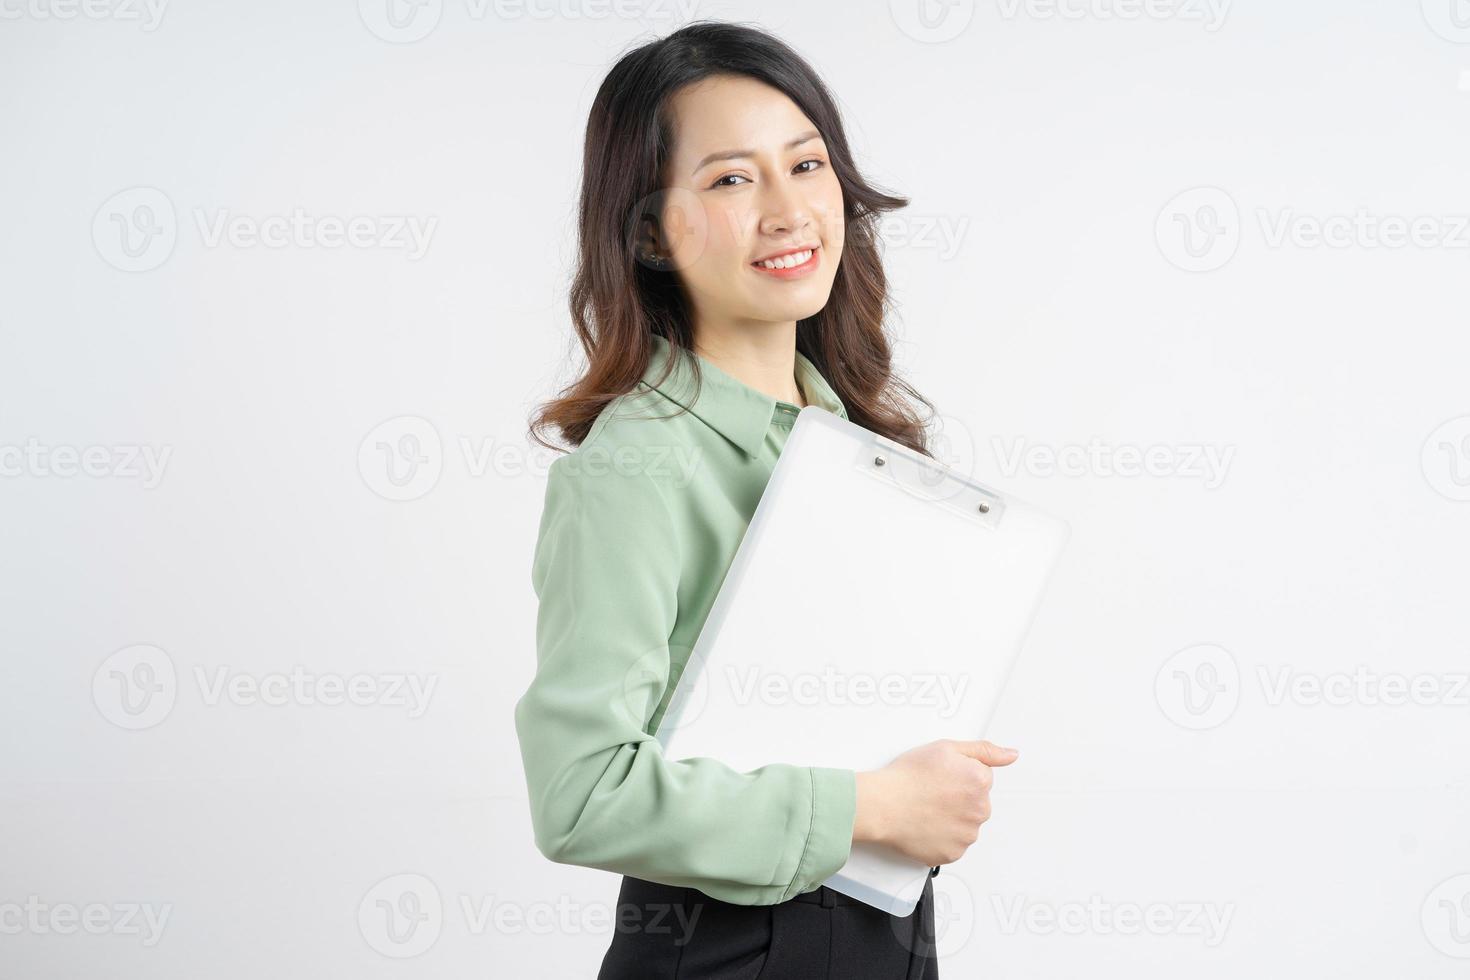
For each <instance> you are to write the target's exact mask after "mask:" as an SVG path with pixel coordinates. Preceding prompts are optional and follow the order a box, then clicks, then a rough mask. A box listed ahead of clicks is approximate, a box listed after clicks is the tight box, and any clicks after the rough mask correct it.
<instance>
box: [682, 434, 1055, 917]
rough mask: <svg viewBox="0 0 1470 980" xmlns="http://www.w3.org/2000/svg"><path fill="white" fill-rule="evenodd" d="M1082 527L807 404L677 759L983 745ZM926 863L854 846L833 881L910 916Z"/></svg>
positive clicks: (740, 761) (688, 705)
mask: <svg viewBox="0 0 1470 980" xmlns="http://www.w3.org/2000/svg"><path fill="white" fill-rule="evenodd" d="M1068 535H1069V528H1068V526H1067V524H1066V523H1065V522H1063V521H1061V520H1059V519H1057V518H1055V517H1052V516H1049V515H1047V514H1044V513H1042V512H1041V511H1039V510H1037V509H1036V508H1034V507H1031V506H1029V505H1027V504H1025V503H1023V502H1021V501H1019V500H1016V499H1015V498H1013V497H1010V496H1007V495H1005V494H1001V493H998V492H997V491H995V490H992V489H990V488H988V487H986V486H984V485H982V484H980V483H978V482H976V481H975V480H973V479H971V478H970V477H968V476H965V475H964V474H962V473H960V472H959V471H957V470H953V469H950V468H948V467H945V466H943V465H941V464H939V463H938V462H936V461H934V460H932V459H930V458H929V457H927V456H924V455H923V454H921V453H917V452H914V451H913V450H911V449H909V448H908V447H906V446H903V445H900V444H898V443H895V442H893V441H891V440H889V439H886V438H884V437H882V436H879V435H877V434H875V433H873V432H870V431H869V430H867V429H864V428H862V427H861V426H858V425H855V424H854V423H852V422H849V421H848V420H846V419H842V418H839V417H838V416H836V415H834V414H833V413H831V412H829V411H827V410H825V409H823V408H820V407H817V406H807V407H806V408H803V409H802V410H801V411H800V413H798V415H797V419H796V423H795V424H794V426H793V427H792V430H791V434H790V435H789V436H788V437H787V441H786V444H785V446H784V447H783V449H782V452H781V456H780V458H779V459H778V460H777V463H776V466H775V469H774V470H773V472H772V474H771V479H770V481H769V483H768V484H767V485H766V488H765V491H764V493H763V494H762V496H761V499H760V502H759V503H758V504H757V506H756V510H755V513H754V515H753V516H752V518H751V522H750V526H749V527H748V528H747V529H746V533H745V536H744V538H743V539H742V540H741V543H740V547H739V548H738V549H737V551H736V553H735V557H734V559H733V561H732V563H731V565H730V569H729V571H728V573H727V574H726V576H725V580H724V581H723V582H722V583H721V586H720V592H719V594H718V595H717V596H716V598H715V602H714V604H713V605H712V606H711V608H710V614H709V617H708V618H707V619H706V621H705V624H704V627H703V629H702V631H701V632H700V635H699V638H698V640H697V641H696V643H695V646H694V650H693V651H692V653H691V655H690V660H689V664H688V666H687V667H686V668H685V671H684V674H683V676H682V677H681V679H680V682H679V686H678V688H677V689H676V693H675V695H674V697H673V698H672V699H671V700H670V703H669V707H668V709H667V711H666V712H665V714H664V717H663V719H662V721H661V723H660V725H659V729H658V731H657V733H656V737H657V739H658V741H659V742H660V744H661V745H662V747H663V751H664V754H665V756H666V757H668V758H670V759H687V758H694V757H710V758H715V759H719V760H720V761H721V762H723V763H725V764H726V765H729V766H730V767H732V768H734V769H736V770H738V771H740V772H749V771H750V770H752V769H756V768H759V767H760V766H763V765H766V764H768V763H774V762H786V763H792V764H795V765H804V766H835V767H842V768H849V769H856V770H864V769H877V768H880V767H881V766H883V765H885V764H886V763H888V762H889V761H891V760H892V759H893V758H894V757H896V756H897V755H899V754H900V753H902V752H903V751H905V750H907V749H909V748H912V747H914V746H917V745H921V744H924V743H925V742H929V741H932V740H934V739H938V738H960V739H969V738H983V737H984V736H985V731H986V725H987V724H988V723H989V720H990V717H991V715H992V714H993V712H994V710H995V706H996V702H997V700H998V699H999V696H1000V693H1001V689H1002V688H1003V686H1004V684H1005V681H1006V678H1007V677H1008V676H1009V674H1010V672H1011V667H1012V665H1013V664H1014V662H1015V659H1016V657H1017V655H1018V653H1019V652H1020V649H1021V644H1022V641H1023V640H1024V638H1025V635H1026V632H1027V630H1028V629H1029V627H1030V624H1031V621H1032V619H1033V617H1034V615H1035V612H1036V609H1037V607H1038V606H1039V604H1040V601H1041V597H1042V594H1043V593H1044V591H1045V587H1046V582H1047V579H1048V578H1049V576H1050V574H1051V570H1052V568H1053V567H1054V566H1055V564H1056V560H1057V558H1058V556H1059V554H1060V552H1061V550H1062V547H1063V545H1064V544H1065V542H1066V540H1067V537H1068ZM928 875H929V868H927V867H925V866H922V865H919V864H917V863H916V862H913V861H911V860H910V859H908V858H906V857H904V856H903V855H901V854H899V853H898V852H897V851H895V850H892V849H890V848H887V847H883V846H880V845H874V844H854V845H853V848H852V853H851V855H850V856H849V859H848V861H847V864H846V865H844V866H843V868H842V869H841V870H840V871H839V872H838V873H837V874H836V875H834V876H833V877H832V878H829V879H828V880H827V881H826V882H825V884H826V885H828V886H829V887H830V888H832V889H834V890H835V891H839V892H842V893H843V894H846V895H850V896H852V897H853V898H856V899H858V900H860V901H863V902H865V903H867V904H869V905H873V906H876V907H878V908H881V909H883V910H884V911H887V912H889V913H891V914H893V915H908V914H910V913H911V912H912V911H913V909H914V906H915V905H916V904H917V902H918V899H919V896H920V894H921V893H922V892H923V888H924V883H925V879H926V878H927V877H928Z"/></svg>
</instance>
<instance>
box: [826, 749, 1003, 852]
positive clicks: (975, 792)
mask: <svg viewBox="0 0 1470 980" xmlns="http://www.w3.org/2000/svg"><path fill="white" fill-rule="evenodd" d="M1019 755H1020V753H1018V752H1017V751H1016V750H1015V749H1010V748H1003V747H1001V746H999V745H996V744H994V743H993V742H986V741H970V742H966V741H957V740H955V739H948V738H942V739H940V740H939V741H937V742H930V743H929V744H927V745H920V746H919V747H918V748H913V749H909V750H908V751H907V752H905V753H904V754H903V755H901V756H899V757H898V758H896V759H894V760H893V761H892V762H890V763H889V764H888V765H886V766H884V767H883V768H882V769H875V770H871V771H868V772H859V773H857V820H856V822H855V823H854V825H853V832H852V839H853V841H854V842H857V841H872V842H875V843H879V844H886V845H888V846H889V847H892V848H895V849H896V850H898V851H899V852H900V853H902V854H906V855H908V856H909V857H911V858H914V859H915V860H917V861H919V862H921V863H923V864H928V865H931V866H932V865H937V864H952V863H953V862H955V861H958V860H959V859H960V858H961V857H963V856H964V854H965V851H966V850H967V849H968V848H969V846H970V845H971V844H973V843H975V841H976V839H977V838H978V837H979V836H980V825H981V824H983V823H984V822H985V821H987V820H989V819H990V787H991V785H992V784H993V782H994V778H995V777H994V774H993V772H992V767H994V766H1008V765H1010V764H1011V763H1012V762H1015V761H1016V758H1017V757H1018V756H1019Z"/></svg>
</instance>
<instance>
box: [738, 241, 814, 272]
mask: <svg viewBox="0 0 1470 980" xmlns="http://www.w3.org/2000/svg"><path fill="white" fill-rule="evenodd" d="M821 261H822V248H821V246H817V247H816V248H814V249H812V255H811V258H809V259H807V260H806V261H805V262H803V263H802V264H801V265H793V266H792V267H791V268H789V269H767V268H766V267H765V266H763V265H761V264H760V263H759V262H752V263H751V264H750V267H751V268H752V269H754V270H755V271H756V272H759V273H762V274H763V275H767V276H771V277H772V278H774V279H802V278H804V277H806V276H809V275H811V274H812V273H813V272H815V271H816V269H817V266H818V265H819V264H820V263H821Z"/></svg>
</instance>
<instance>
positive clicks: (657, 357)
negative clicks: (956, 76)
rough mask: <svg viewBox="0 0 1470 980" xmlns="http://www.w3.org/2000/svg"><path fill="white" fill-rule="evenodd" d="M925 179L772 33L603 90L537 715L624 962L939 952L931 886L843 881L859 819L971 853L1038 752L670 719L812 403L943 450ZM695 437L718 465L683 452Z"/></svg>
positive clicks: (675, 56)
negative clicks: (923, 257) (934, 385)
mask: <svg viewBox="0 0 1470 980" xmlns="http://www.w3.org/2000/svg"><path fill="white" fill-rule="evenodd" d="M906 203H907V202H906V201H905V200H904V199H903V198H901V197H895V196H892V195H889V194H885V193H883V192H881V191H878V190H876V189H874V188H873V187H872V186H871V185H869V184H868V183H867V182H866V181H865V180H864V179H863V177H862V175H861V174H859V173H858V172H857V169H856V168H855V166H854V165H853V161H852V154H851V152H850V150H849V148H848V145H847V138H846V136H845V135H844V132H843V127H842V121H841V119H840V118H839V116H838V114H837V111H836V109H835V107H834V102H833V100H832V97H831V96H830V95H829V93H828V92H827V90H826V88H825V87H824V86H823V84H822V82H821V80H820V79H819V78H818V77H817V75H816V73H815V72H814V71H813V70H812V69H811V67H810V66H809V65H808V64H807V63H806V62H805V61H803V60H802V59H801V58H800V57H799V56H798V55H797V54H796V53H795V52H793V51H792V50H791V49H790V48H789V47H787V46H786V45H785V44H783V43H782V42H781V41H779V40H777V39H776V38H774V37H772V36H771V35H769V34H767V33H764V32H762V31H758V30H754V29H750V28H746V27H741V26H736V25H730V24H716V23H697V24H693V25H690V26H688V27H685V28H683V29H681V30H679V31H677V32H675V33H674V34H671V35H670V36H669V37H667V38H664V39H663V40H660V41H655V42H653V43H651V44H647V45H644V46H643V47H640V48H638V49H637V50H635V51H632V52H630V53H628V54H627V55H626V56H624V57H623V58H622V59H621V60H620V61H619V62H618V63H617V65H616V66H615V67H614V68H613V69H612V71H611V72H610V73H609V74H608V76H607V78H606V79H605V80H604V81H603V83H602V86H601V88H600V89H599V90H598V93H597V96H596V98H595V100H594V101H593V105H592V111H591V116H590V118H589V120H588V124H587V134H586V143H585V149H584V159H583V186H582V194H581V213H580V221H579V226H578V232H579V264H578V268H577V273H576V276H575V279H574V280H573V284H572V290H571V307H572V320H573V324H574V327H575V329H576V332H577V337H578V339H579V340H580V342H581V345H582V348H583V350H584V352H585V353H586V355H587V360H588V365H587V367H586V370H585V372H584V373H583V374H582V376H581V377H580V378H578V379H577V380H576V381H575V382H574V383H573V384H572V385H571V386H570V387H569V388H568V389H567V390H566V391H564V392H563V393H562V394H561V397H559V398H556V399H554V400H552V401H551V402H550V403H549V404H547V405H546V406H544V407H543V409H542V410H541V412H540V413H539V414H538V415H537V417H536V418H535V419H534V420H533V425H532V434H533V435H534V436H535V437H536V438H537V439H538V441H541V442H543V444H546V445H551V444H550V443H546V442H545V440H544V439H541V437H540V435H539V430H542V429H548V428H554V429H556V430H558V432H559V434H560V435H561V437H562V438H563V439H564V440H565V441H567V442H569V443H571V444H573V445H574V446H575V447H576V448H575V449H574V450H573V451H571V452H569V453H568V454H567V455H565V456H562V457H560V458H558V459H557V460H556V461H555V462H554V463H553V464H552V466H551V468H550V470H549V472H548V476H547V485H546V496H545V503H544V507H543V511H542V516H541V524H540V528H539V531H538V535H537V541H536V549H535V557H534V561H533V565H532V584H533V585H534V587H535V591H536V594H537V596H538V599H539V601H540V606H539V609H538V612H537V620H536V639H537V667H536V674H535V677H534V679H533V680H532V682H531V685H530V687H529V689H528V690H527V691H526V692H525V694H524V695H523V696H522V697H521V699H520V700H519V701H518V702H517V704H516V708H515V724H516V731H517V734H518V735H519V738H520V745H521V757H522V761H523V762H524V765H525V770H526V779H527V785H528V788H529V791H530V803H531V817H532V825H533V828H534V831H535V838H536V844H537V847H538V848H539V849H540V850H541V852H542V853H543V854H545V855H546V856H547V857H548V858H550V859H551V860H554V861H557V862H560V863H564V864H575V865H581V866H583V867H590V868H601V869H604V870H608V871H614V872H618V873H620V874H622V875H623V882H622V890H621V893H620V899H619V910H618V916H617V919H618V924H619V925H618V929H617V935H616V936H615V937H614V939H613V942H612V945H611V947H610V948H609V949H608V951H607V954H606V957H605V959H604V961H603V964H602V971H601V973H600V974H599V977H600V978H601V980H623V978H635V977H636V978H638V980H677V978H701V980H708V978H727V980H734V978H744V980H757V978H760V980H778V978H800V980H817V978H821V977H841V978H844V980H864V978H875V980H876V978H886V980H934V978H937V976H938V965H937V960H936V958H935V952H934V910H933V888H932V886H929V887H926V889H925V891H924V894H923V896H922V898H921V899H920V901H919V904H918V906H917V907H916V908H915V909H914V911H913V912H912V913H911V914H910V915H908V916H905V917H898V916H893V915H890V914H888V913H887V912H885V911H882V910H880V909H877V908H874V907H871V906H868V905H864V904H861V903H859V902H856V901H855V900H853V899H851V898H849V897H848V896H846V895H842V894H839V893H838V892H836V891H834V890H832V889H831V888H828V887H827V886H825V885H824V884H823V882H824V881H826V880H827V879H829V878H830V877H831V876H832V875H833V874H835V873H836V872H837V871H838V870H839V869H840V868H841V867H842V866H843V865H844V864H845V863H846V862H847V860H848V857H849V855H850V852H851V848H852V845H853V843H854V842H855V841H862V842H876V843H881V844H884V845H887V846H891V847H893V848H894V849H896V850H898V851H899V852H901V853H903V854H905V855H907V856H909V857H910V858H913V859H914V860H916V861H920V862H922V863H924V864H928V865H931V866H933V865H940V864H946V863H949V862H952V861H954V860H957V859H958V858H959V857H960V856H961V855H962V854H963V853H964V851H965V849H966V848H967V847H968V846H969V845H970V844H971V843H973V842H974V841H975V839H976V836H977V834H978V832H979V826H980V824H981V823H983V822H984V821H985V820H986V819H987V818H988V817H989V809H990V807H989V795H988V794H989V788H990V778H991V777H990V771H991V767H992V766H1002V765H1007V764H1009V763H1010V762H1012V761H1014V759H1015V757H1016V754H1015V752H1014V750H1010V749H1001V748H999V747H997V746H994V745H991V744H990V743H988V742H952V741H947V740H946V741H942V742H933V743H930V744H929V745H926V746H919V747H918V748H916V749H913V750H910V752H908V753H905V754H904V755H903V756H900V757H899V758H898V759H897V760H895V761H894V762H892V763H890V764H889V765H888V766H885V767H884V768H882V769H880V770H875V771H871V772H854V771H852V770H850V769H840V768H823V767H812V766H799V765H794V764H787V763H783V762H781V761H779V760H772V762H771V763H770V764H768V765H765V766H762V767H760V768H759V769H756V770H754V771H752V772H737V771H735V770H734V769H732V768H730V767H729V766H727V765H725V764H724V763H722V762H720V761H719V760H717V759H710V758H693V759H678V760H670V759H665V758H664V757H663V755H662V754H661V750H660V746H659V743H658V741H657V740H656V739H655V737H654V732H655V731H656V730H657V725H658V722H659V721H660V719H661V718H662V717H663V715H664V714H665V712H666V710H667V708H668V706H669V702H670V699H671V697H672V696H673V694H674V692H675V690H676V689H677V688H678V686H679V683H680V678H681V676H682V674H683V673H684V670H685V667H686V666H687V664H688V662H689V657H690V653H691V651H692V648H693V644H694V642H695V640H696V638H697V637H698V635H699V632H700V630H701V628H702V627H703V625H704V622H705V620H706V618H707V617H708V615H709V612H710V609H711V607H712V605H713V603H714V599H715V596H716V593H717V592H718V589H719V586H720V584H721V582H722V581H723V579H724V577H725V574H726V572H727V571H728V569H729V567H730V563H731V561H732V560H733V558H734V555H735V552H736V549H737V548H738V546H739V544H740V541H741V539H742V537H743V535H744V533H745V530H746V528H747V527H748V525H749V523H750V520H751V517H752V515H753V512H754V510H755V506H756V504H757V502H758V501H759V500H760V497H761V494H762V492H763V490H764V488H765V486H766V483H767V482H768V480H769V478H770V475H771V472H772V469H773V468H774V466H775V464H776V461H777V459H778V457H779V456H780V453H781V450H782V447H783V446H784V445H785V442H786V438H787V436H788V434H789V433H790V432H791V428H792V425H793V420H794V418H795V417H796V415H797V414H798V411H799V410H800V409H801V408H802V407H804V406H807V405H812V406H816V407H817V408H820V409H822V410H825V411H829V412H832V413H834V414H836V415H838V416H840V417H843V418H847V419H849V420H851V421H853V422H856V423H857V424H859V425H862V426H864V427H865V428H867V429H869V430H871V431H873V432H876V433H879V434H881V435H884V436H887V437H888V438H890V439H893V440H895V441H897V442H900V443H902V444H904V445H906V446H909V447H912V448H914V449H917V450H919V451H920V452H926V449H925V445H924V431H923V426H922V424H921V422H920V420H919V418H918V417H917V414H916V409H915V406H914V402H915V401H917V402H921V403H923V404H924V405H926V406H927V405H928V404H929V403H928V402H927V401H924V399H922V398H921V397H920V396H918V395H917V393H915V392H914V391H913V390H912V389H911V388H909V387H908V386H907V385H906V384H904V383H903V382H902V381H901V380H899V379H898V378H897V377H895V376H894V374H893V371H892V365H891V357H890V351H889V343H888V339H887V337H886V336H885V333H884V327H883V316H884V311H885V305H886V302H887V290H886V283H885V278H884V274H883V266H882V262H881V260H880V257H879V254H878V250H877V246H876V242H875V236H874V234H873V230H874V223H875V221H876V219H877V217H878V216H879V215H880V214H881V213H882V212H884V211H887V210H891V209H894V208H898V207H901V206H903V205H904V204H906ZM552 448H557V447H552ZM671 450H672V451H673V455H676V456H681V454H682V456H681V458H683V457H686V456H687V457H689V458H692V459H693V460H694V461H695V463H696V465H695V466H694V467H693V468H692V469H690V470H687V471H683V472H681V473H680V474H678V476H677V477H676V476H675V474H673V473H672V472H671V471H670V469H669V467H668V466H666V465H661V464H660V462H659V461H660V460H664V459H666V458H668V457H669V456H670V455H671V452H670V451H671ZM609 460H612V461H614V464H615V465H607V462H608V461H609ZM814 558H819V556H814ZM681 924H682V925H681Z"/></svg>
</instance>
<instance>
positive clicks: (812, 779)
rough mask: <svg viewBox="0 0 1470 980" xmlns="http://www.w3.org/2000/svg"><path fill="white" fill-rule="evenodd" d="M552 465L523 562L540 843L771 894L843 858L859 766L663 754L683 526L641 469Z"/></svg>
mask: <svg viewBox="0 0 1470 980" xmlns="http://www.w3.org/2000/svg"><path fill="white" fill-rule="evenodd" d="M623 469H624V470H625V471H624V472H619V467H617V466H616V465H608V464H607V463H606V461H604V465H603V466H601V467H596V466H593V465H592V464H591V461H589V460H585V459H583V458H582V457H581V454H578V453H572V454H569V455H567V456H564V457H561V458H559V459H557V460H556V461H555V462H554V463H553V464H552V466H551V468H550V471H549V474H548V479H547V485H546V495H545V502H544V507H543V511H542V516H541V524H540V528H539V531H538V536H537V542H536V550H535V556H534V560H533V563H532V584H533V587H534V589H535V592H536V595H537V597H538V601H539V606H538V610H537V619H536V648H537V649H536V661H537V663H536V674H535V677H534V679H533V680H532V682H531V685H530V687H529V689H528V690H527V691H526V692H525V694H524V695H523V696H522V697H521V698H520V700H519V701H517V703H516V707H515V724H516V732H517V735H518V736H519V739H520V746H521V756H522V761H523V763H524V766H525V773H526V781H527V786H528V789H529V795H530V803H531V816H532V823H533V826H534V830H535V837H536V846H537V848H538V849H539V850H540V851H541V853H542V854H544V855H545V856H546V857H547V858H549V859H551V860H552V861H556V862H558V863H562V864H574V865H581V866H584V867H591V868H600V869H603V870H606V871H612V872H617V873H621V874H627V875H632V876H634V877H638V878H643V879H645V880H648V881H655V882H661V883H663V884H670V885H679V886H688V887H694V888H698V889H699V890H700V891H702V892H704V893H705V894H707V895H709V896H711V897H712V898H717V899H720V900H722V901H727V902H732V903H735V904H741V905H770V904H775V903H778V902H783V901H785V900H787V899H789V898H791V897H793V896H795V895H797V894H800V893H802V892H806V891H811V890H812V889H814V888H816V887H817V886H819V885H820V884H821V883H822V882H823V881H824V880H826V879H827V878H828V877H830V876H831V875H832V874H833V873H835V872H836V871H837V870H838V869H839V868H841V867H842V865H843V864H845V863H846V861H847V858H848V856H849V852H850V848H851V843H852V828H853V821H854V818H855V813H856V782H855V776H854V774H853V772H852V770H849V769H829V768H822V767H805V766H795V765H789V764H785V763H773V764H770V765H765V766H762V767H761V768H759V769H756V770H753V771H751V772H748V773H740V772H737V771H735V770H734V769H732V768H730V767H728V766H726V765H724V764H722V763H721V762H719V761H718V760H715V759H709V758H696V759H688V760H681V761H674V760H669V759H666V758H664V756H663V754H662V751H661V746H660V745H659V743H658V742H657V740H656V739H655V738H654V737H653V735H652V734H650V731H649V723H650V721H651V719H652V718H653V715H654V713H655V711H656V710H657V708H658V706H659V704H660V701H661V699H662V696H663V694H664V690H665V687H666V685H667V684H668V681H669V675H670V671H671V658H670V653H669V638H670V636H671V632H672V630H673V627H674V625H675V621H676V615H677V612H678V594H679V574H680V568H681V544H682V542H681V540H680V537H681V536H680V534H679V532H678V529H677V528H676V526H675V523H674V521H673V519H672V517H671V514H670V510H669V506H668V503H667V501H666V500H665V499H664V492H665V491H664V489H663V488H662V487H661V486H659V485H658V484H657V483H656V482H655V481H654V479H653V478H652V477H650V476H649V475H648V474H647V473H645V472H643V471H642V470H641V469H638V468H633V470H632V471H627V470H628V468H626V467H625V468H623Z"/></svg>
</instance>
